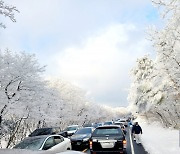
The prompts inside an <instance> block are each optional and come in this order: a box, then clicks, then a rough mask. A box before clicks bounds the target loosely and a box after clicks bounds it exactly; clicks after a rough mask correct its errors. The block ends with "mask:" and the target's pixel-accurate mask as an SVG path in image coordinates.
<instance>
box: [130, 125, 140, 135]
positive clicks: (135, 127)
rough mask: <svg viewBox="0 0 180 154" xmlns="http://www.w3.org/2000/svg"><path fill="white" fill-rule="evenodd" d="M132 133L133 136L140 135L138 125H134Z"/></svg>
mask: <svg viewBox="0 0 180 154" xmlns="http://www.w3.org/2000/svg"><path fill="white" fill-rule="evenodd" d="M132 133H135V134H140V133H141V134H142V129H141V127H140V126H139V125H134V126H133V128H132Z"/></svg>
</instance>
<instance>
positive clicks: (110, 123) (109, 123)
mask: <svg viewBox="0 0 180 154" xmlns="http://www.w3.org/2000/svg"><path fill="white" fill-rule="evenodd" d="M104 125H112V122H111V121H108V122H105V123H104Z"/></svg>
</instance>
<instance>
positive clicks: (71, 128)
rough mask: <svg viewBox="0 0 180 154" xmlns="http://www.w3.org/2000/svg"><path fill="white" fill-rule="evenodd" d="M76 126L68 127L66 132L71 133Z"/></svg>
mask: <svg viewBox="0 0 180 154" xmlns="http://www.w3.org/2000/svg"><path fill="white" fill-rule="evenodd" d="M77 127H78V126H72V127H68V128H67V131H72V130H76V129H77Z"/></svg>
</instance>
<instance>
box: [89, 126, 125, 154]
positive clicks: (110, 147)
mask: <svg viewBox="0 0 180 154" xmlns="http://www.w3.org/2000/svg"><path fill="white" fill-rule="evenodd" d="M89 146H90V151H91V154H94V153H99V152H100V153H101V152H106V153H111V152H117V153H123V154H124V153H126V140H125V135H124V133H123V132H122V130H121V128H120V127H119V126H115V125H109V126H107V125H106V126H100V127H97V128H96V129H95V130H94V132H93V133H92V136H91V138H90V141H89Z"/></svg>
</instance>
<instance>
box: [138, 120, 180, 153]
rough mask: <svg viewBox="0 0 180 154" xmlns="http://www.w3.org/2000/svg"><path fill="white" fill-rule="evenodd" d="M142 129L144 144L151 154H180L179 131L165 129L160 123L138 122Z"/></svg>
mask: <svg viewBox="0 0 180 154" xmlns="http://www.w3.org/2000/svg"><path fill="white" fill-rule="evenodd" d="M137 121H138V122H139V125H140V126H141V127H142V130H143V134H142V144H143V146H144V148H145V149H146V151H148V152H149V153H150V154H171V153H173V154H180V143H179V142H180V138H179V137H180V134H179V133H180V132H179V130H174V129H167V128H163V127H162V126H161V125H160V124H159V123H157V122H153V123H151V124H148V123H147V122H145V121H144V120H142V119H138V120H137Z"/></svg>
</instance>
